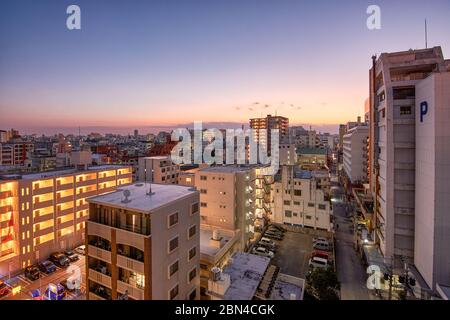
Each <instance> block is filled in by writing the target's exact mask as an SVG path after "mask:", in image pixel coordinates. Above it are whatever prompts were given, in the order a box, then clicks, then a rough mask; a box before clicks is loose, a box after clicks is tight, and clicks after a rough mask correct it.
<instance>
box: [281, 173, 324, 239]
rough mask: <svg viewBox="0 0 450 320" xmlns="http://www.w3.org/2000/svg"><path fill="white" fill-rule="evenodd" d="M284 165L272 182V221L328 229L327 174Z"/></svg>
mask: <svg viewBox="0 0 450 320" xmlns="http://www.w3.org/2000/svg"><path fill="white" fill-rule="evenodd" d="M326 179H327V178H326V177H325V176H324V174H323V173H322V172H318V173H317V175H316V174H315V172H314V171H309V170H301V169H299V168H298V167H295V166H284V167H283V168H282V170H281V174H280V175H277V177H276V178H275V182H274V184H273V198H274V214H273V222H276V223H281V224H288V225H296V226H302V227H309V228H314V229H321V230H327V231H330V230H331V229H332V224H331V214H332V210H331V202H330V197H329V180H330V178H329V176H328V184H327V183H326V182H325V180H326Z"/></svg>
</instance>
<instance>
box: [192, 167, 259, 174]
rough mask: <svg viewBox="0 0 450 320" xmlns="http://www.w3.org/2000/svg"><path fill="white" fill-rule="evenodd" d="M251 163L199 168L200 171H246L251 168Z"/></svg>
mask: <svg viewBox="0 0 450 320" xmlns="http://www.w3.org/2000/svg"><path fill="white" fill-rule="evenodd" d="M253 167H254V166H252V165H241V166H239V165H227V166H213V167H208V168H203V169H200V172H218V173H234V172H246V171H249V170H250V169H252V168H253Z"/></svg>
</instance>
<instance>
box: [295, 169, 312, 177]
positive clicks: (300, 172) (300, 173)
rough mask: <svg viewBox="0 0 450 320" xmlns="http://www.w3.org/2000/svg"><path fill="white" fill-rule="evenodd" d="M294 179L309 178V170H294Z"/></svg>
mask: <svg viewBox="0 0 450 320" xmlns="http://www.w3.org/2000/svg"><path fill="white" fill-rule="evenodd" d="M294 175H295V177H294V178H295V179H311V178H312V173H311V171H309V170H296V171H294Z"/></svg>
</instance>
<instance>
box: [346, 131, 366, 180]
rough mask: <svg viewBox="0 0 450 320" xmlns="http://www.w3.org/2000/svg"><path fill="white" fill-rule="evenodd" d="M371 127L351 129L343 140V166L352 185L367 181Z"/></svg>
mask: <svg viewBox="0 0 450 320" xmlns="http://www.w3.org/2000/svg"><path fill="white" fill-rule="evenodd" d="M368 137H369V127H367V126H358V127H354V128H352V129H350V130H349V131H347V133H346V134H345V135H344V138H343V165H344V171H345V173H346V174H347V177H348V179H349V180H350V181H351V182H352V183H358V182H359V183H363V182H366V180H367V138H368Z"/></svg>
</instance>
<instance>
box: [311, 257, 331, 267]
mask: <svg viewBox="0 0 450 320" xmlns="http://www.w3.org/2000/svg"><path fill="white" fill-rule="evenodd" d="M309 266H310V267H312V268H313V269H316V268H328V260H327V259H324V258H319V257H312V258H311V259H309Z"/></svg>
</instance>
